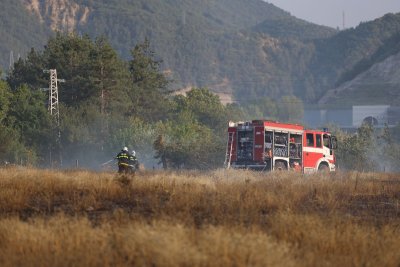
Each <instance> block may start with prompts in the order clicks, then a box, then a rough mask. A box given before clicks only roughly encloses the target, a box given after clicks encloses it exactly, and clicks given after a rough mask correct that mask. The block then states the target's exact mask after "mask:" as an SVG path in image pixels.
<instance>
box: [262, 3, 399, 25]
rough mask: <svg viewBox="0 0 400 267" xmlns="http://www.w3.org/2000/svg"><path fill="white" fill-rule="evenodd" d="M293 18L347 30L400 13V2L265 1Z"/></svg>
mask: <svg viewBox="0 0 400 267" xmlns="http://www.w3.org/2000/svg"><path fill="white" fill-rule="evenodd" d="M265 1H266V2H269V3H272V4H274V5H275V6H277V7H280V8H282V9H283V10H286V11H288V12H290V13H291V14H292V15H293V16H296V17H298V18H301V19H304V20H307V21H310V22H314V23H317V24H320V25H326V26H330V27H334V28H336V27H339V28H342V27H343V11H344V13H345V25H346V28H349V27H355V26H357V25H358V24H359V23H360V22H363V21H364V22H365V21H370V20H373V19H376V18H379V17H382V16H383V15H384V14H386V13H398V12H400V0H265Z"/></svg>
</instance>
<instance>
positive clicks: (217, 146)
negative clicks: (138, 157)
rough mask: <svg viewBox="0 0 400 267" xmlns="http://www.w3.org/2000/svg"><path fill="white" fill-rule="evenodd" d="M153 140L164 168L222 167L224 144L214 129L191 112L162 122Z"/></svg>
mask: <svg viewBox="0 0 400 267" xmlns="http://www.w3.org/2000/svg"><path fill="white" fill-rule="evenodd" d="M156 132H157V134H158V136H157V138H156V140H155V142H154V149H155V151H156V156H155V157H156V158H158V159H159V160H160V163H162V164H163V167H164V168H167V167H168V168H178V169H179V168H185V169H192V168H195V169H208V168H215V167H218V166H222V163H223V153H224V143H222V142H219V141H220V139H218V138H215V134H214V133H213V131H212V130H211V129H210V128H208V127H206V126H204V125H202V124H199V123H198V122H196V120H194V119H193V115H192V114H191V113H190V112H182V113H181V114H180V115H179V117H178V118H177V120H176V121H167V122H164V123H159V124H158V126H157V130H156Z"/></svg>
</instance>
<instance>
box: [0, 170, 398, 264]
mask: <svg viewBox="0 0 400 267" xmlns="http://www.w3.org/2000/svg"><path fill="white" fill-rule="evenodd" d="M399 248H400V178H399V176H398V175H394V174H392V175H391V174H375V173H335V174H330V175H326V176H323V175H307V176H303V175H300V174H293V173H286V172H284V173H254V172H248V171H225V170H219V171H210V172H143V173H140V174H138V175H137V176H136V177H134V178H132V179H131V180H127V179H125V178H123V177H122V178H121V177H118V176H116V175H115V174H114V173H96V172H87V171H46V170H35V169H18V168H15V169H0V266H396V267H398V266H400V250H399Z"/></svg>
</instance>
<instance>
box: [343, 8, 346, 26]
mask: <svg viewBox="0 0 400 267" xmlns="http://www.w3.org/2000/svg"><path fill="white" fill-rule="evenodd" d="M345 29H346V13H345V12H344V10H343V30H345Z"/></svg>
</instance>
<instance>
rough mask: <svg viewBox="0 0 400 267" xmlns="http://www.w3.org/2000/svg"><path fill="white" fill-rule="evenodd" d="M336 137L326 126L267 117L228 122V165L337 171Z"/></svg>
mask: <svg viewBox="0 0 400 267" xmlns="http://www.w3.org/2000/svg"><path fill="white" fill-rule="evenodd" d="M336 148H337V141H336V137H335V136H332V135H331V134H330V133H329V132H328V130H327V129H324V130H306V129H304V127H303V126H301V125H298V124H288V123H280V122H274V121H267V120H254V121H250V122H229V127H228V142H227V148H226V157H225V167H226V168H231V167H232V168H240V169H254V170H265V171H272V170H294V171H302V172H304V173H310V172H315V171H335V169H336V165H335V162H336V158H335V152H334V151H335V149H336Z"/></svg>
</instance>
